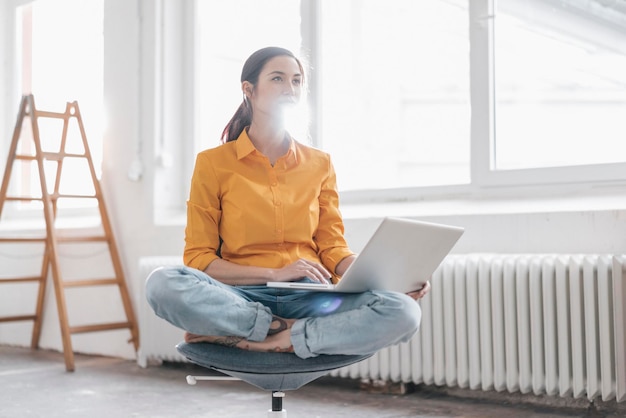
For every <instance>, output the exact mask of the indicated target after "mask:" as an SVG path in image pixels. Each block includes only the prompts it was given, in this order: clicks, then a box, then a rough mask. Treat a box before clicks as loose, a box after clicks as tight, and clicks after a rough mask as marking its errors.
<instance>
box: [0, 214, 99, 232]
mask: <svg viewBox="0 0 626 418" xmlns="http://www.w3.org/2000/svg"><path fill="white" fill-rule="evenodd" d="M55 227H56V231H58V232H59V233H61V234H63V233H64V232H69V233H74V232H77V231H81V232H82V231H93V230H100V229H101V227H102V223H101V220H100V217H99V216H86V215H85V216H73V217H71V218H58V219H57V220H56V222H55ZM45 231H46V224H45V222H44V221H43V220H42V219H32V218H20V219H7V220H4V221H3V222H0V234H3V235H7V234H11V235H15V234H18V235H33V234H37V235H38V236H39V235H41V234H42V233H43V234H45Z"/></svg>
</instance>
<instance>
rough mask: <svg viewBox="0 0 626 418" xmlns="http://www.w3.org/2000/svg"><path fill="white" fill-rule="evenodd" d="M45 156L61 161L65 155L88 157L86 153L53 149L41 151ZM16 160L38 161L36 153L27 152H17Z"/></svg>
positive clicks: (51, 159) (48, 158)
mask: <svg viewBox="0 0 626 418" xmlns="http://www.w3.org/2000/svg"><path fill="white" fill-rule="evenodd" d="M41 155H42V156H43V158H45V159H46V160H50V161H61V160H62V159H63V158H65V157H70V158H87V155H86V154H76V153H68V152H52V151H43V152H42V153H41ZM15 159H16V160H24V161H37V156H36V155H26V154H17V155H15Z"/></svg>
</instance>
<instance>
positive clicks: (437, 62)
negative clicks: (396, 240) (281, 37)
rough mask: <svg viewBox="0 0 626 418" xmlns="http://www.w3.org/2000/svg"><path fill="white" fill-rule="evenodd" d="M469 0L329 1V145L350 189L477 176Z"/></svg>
mask: <svg viewBox="0 0 626 418" xmlns="http://www.w3.org/2000/svg"><path fill="white" fill-rule="evenodd" d="M467 3H468V2H467V1H466V0H465V1H463V0H439V1H435V0H431V1H415V0H392V1H378V0H356V1H350V2H347V1H335V0H325V1H323V2H322V15H321V35H322V41H321V43H320V44H321V75H320V87H321V101H322V106H321V107H322V109H321V113H322V114H321V123H322V135H321V145H322V147H323V148H324V149H325V150H327V151H329V152H330V154H331V155H332V156H333V159H334V163H335V167H336V169H337V177H338V184H339V186H340V188H341V189H342V190H350V189H383V188H400V187H415V186H433V185H445V184H462V183H468V182H469V172H470V170H469V162H470V105H469V28H468V26H469V19H468V8H467Z"/></svg>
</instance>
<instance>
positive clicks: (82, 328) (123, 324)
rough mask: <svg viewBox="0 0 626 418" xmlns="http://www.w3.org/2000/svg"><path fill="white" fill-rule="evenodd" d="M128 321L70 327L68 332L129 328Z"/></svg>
mask: <svg viewBox="0 0 626 418" xmlns="http://www.w3.org/2000/svg"><path fill="white" fill-rule="evenodd" d="M131 327H132V325H131V323H130V322H116V323H111V324H97V325H82V326H76V327H70V334H80V333H83V332H97V331H109V330H113V329H125V328H131Z"/></svg>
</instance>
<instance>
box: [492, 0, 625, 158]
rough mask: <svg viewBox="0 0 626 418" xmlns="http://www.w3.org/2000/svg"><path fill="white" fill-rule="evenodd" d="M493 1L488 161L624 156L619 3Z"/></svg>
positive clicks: (622, 28)
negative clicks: (491, 121)
mask: <svg viewBox="0 0 626 418" xmlns="http://www.w3.org/2000/svg"><path fill="white" fill-rule="evenodd" d="M497 5H498V9H497V19H496V24H495V28H496V30H495V46H496V48H495V74H496V75H495V80H496V90H495V91H496V99H497V100H496V109H495V115H496V118H495V121H496V129H495V153H494V156H495V168H496V169H497V170H510V169H529V168H538V167H558V166H576V165H590V164H607V163H619V162H624V161H626V140H625V138H626V124H625V123H624V115H625V114H626V6H624V5H623V4H622V3H619V2H601V1H585V2H579V1H520V0H499V1H498V2H497Z"/></svg>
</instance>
